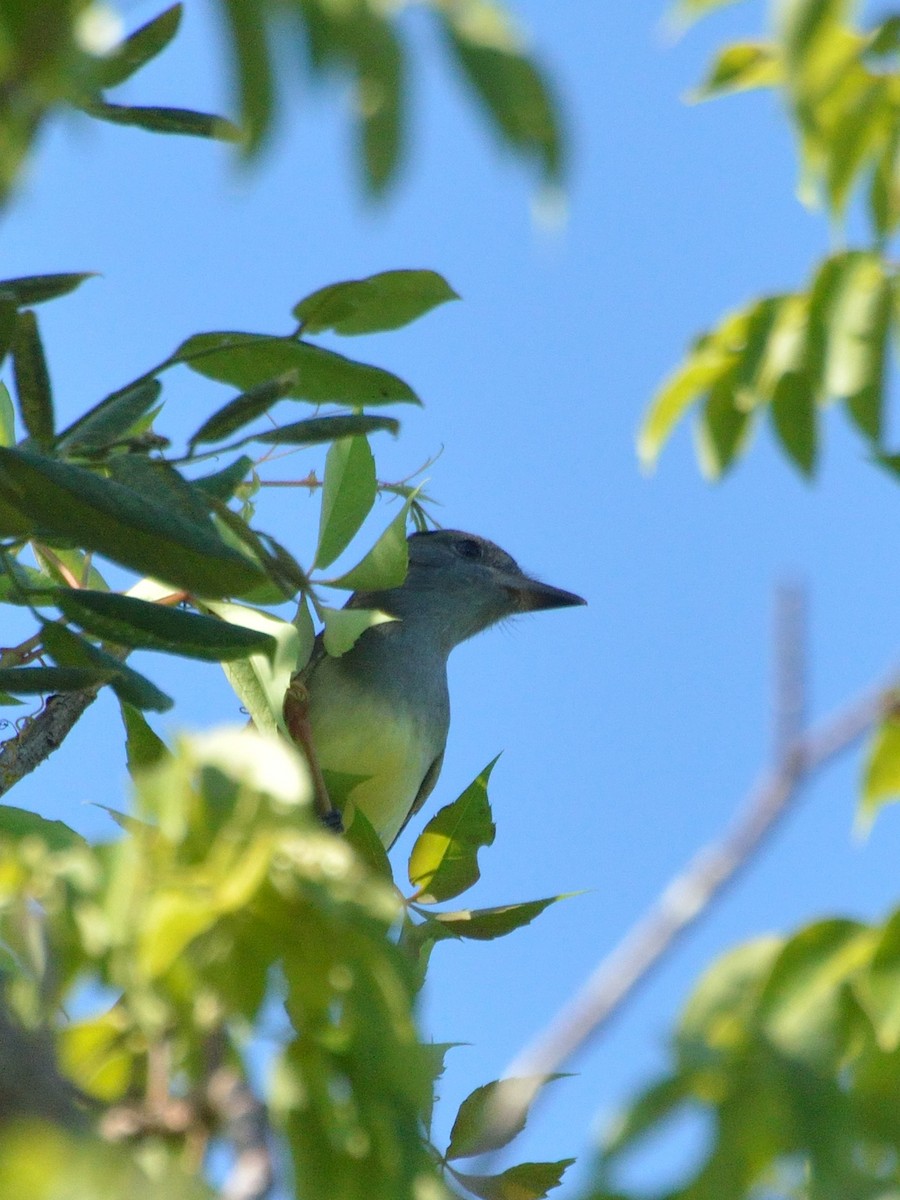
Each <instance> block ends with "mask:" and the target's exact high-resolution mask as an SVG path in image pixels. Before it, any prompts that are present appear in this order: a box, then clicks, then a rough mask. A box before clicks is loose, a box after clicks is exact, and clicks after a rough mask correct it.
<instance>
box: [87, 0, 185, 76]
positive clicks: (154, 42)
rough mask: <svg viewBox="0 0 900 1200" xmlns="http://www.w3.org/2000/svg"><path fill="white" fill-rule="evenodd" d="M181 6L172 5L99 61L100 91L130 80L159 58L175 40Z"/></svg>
mask: <svg viewBox="0 0 900 1200" xmlns="http://www.w3.org/2000/svg"><path fill="white" fill-rule="evenodd" d="M182 7H183V6H182V5H181V4H173V5H172V7H171V8H167V9H166V10H165V12H161V13H160V14H159V16H158V17H153V19H152V20H150V21H148V22H147V23H146V24H145V25H142V26H141V27H140V29H136V30H135V31H134V33H131V34H129V35H128V37H127V38H125V40H124V41H123V42H122V44H121V45H120V46H117V47H116V48H115V50H114V51H113V52H112V53H111V54H108V55H106V57H105V58H102V59H100V61H99V64H98V69H99V77H98V83H99V85H100V87H101V88H111V87H117V86H118V85H119V84H120V83H124V82H125V80H126V79H130V78H131V76H132V75H133V74H134V73H135V71H139V70H140V69H141V67H142V66H144V64H145V63H148V62H150V60H151V59H153V58H156V56H157V54H160V53H161V52H162V51H163V50H165V48H166V46H168V44H169V42H171V40H172V38H174V36H175V34H176V33H177V32H178V26H179V25H180V24H181V13H182Z"/></svg>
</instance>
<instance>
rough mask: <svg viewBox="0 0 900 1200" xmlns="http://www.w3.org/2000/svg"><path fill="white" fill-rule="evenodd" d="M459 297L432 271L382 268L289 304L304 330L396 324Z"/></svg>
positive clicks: (351, 330) (349, 330)
mask: <svg viewBox="0 0 900 1200" xmlns="http://www.w3.org/2000/svg"><path fill="white" fill-rule="evenodd" d="M458 299H459V296H458V295H457V294H456V292H454V290H453V288H451V287H450V285H449V283H447V281H446V280H445V279H444V277H443V276H442V275H438V273H437V272H436V271H382V272H381V273H380V274H378V275H369V276H368V277H367V278H365V279H351V280H348V281H347V282H346V283H332V284H329V286H328V287H323V288H319V290H318V291H316V292H313V293H312V295H310V296H307V297H306V299H305V300H301V301H300V303H299V304H297V305H295V307H294V310H293V312H294V316H295V317H296V318H297V320H298V321H299V322H300V323H301V324H302V325H303V330H304V333H322V332H323V331H324V330H326V329H333V330H334V331H335V333H342V334H357V333H376V332H378V331H379V330H383V329H399V328H400V327H401V326H402V325H408V324H409V323H410V322H411V321H415V320H417V318H419V317H422V316H424V315H425V313H427V312H430V311H431V309H433V308H436V307H437V306H438V305H439V304H445V303H446V302H447V301H448V300H458Z"/></svg>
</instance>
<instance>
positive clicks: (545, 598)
mask: <svg viewBox="0 0 900 1200" xmlns="http://www.w3.org/2000/svg"><path fill="white" fill-rule="evenodd" d="M504 586H505V587H506V589H507V590H508V591H509V593H510V595H511V596H512V598H513V600H514V601H515V604H516V608H517V609H518V610H519V612H540V611H541V609H544V608H573V607H574V606H575V605H576V604H587V600H585V599H583V597H581V596H576V595H575V593H574V592H564V591H563V589H562V588H557V587H551V586H550V584H549V583H541V582H540V581H539V580H537V579H529V578H528V576H527V575H523V576H522V578H521V579H518V578H514V577H511V576H507V577H506V579H505V580H504Z"/></svg>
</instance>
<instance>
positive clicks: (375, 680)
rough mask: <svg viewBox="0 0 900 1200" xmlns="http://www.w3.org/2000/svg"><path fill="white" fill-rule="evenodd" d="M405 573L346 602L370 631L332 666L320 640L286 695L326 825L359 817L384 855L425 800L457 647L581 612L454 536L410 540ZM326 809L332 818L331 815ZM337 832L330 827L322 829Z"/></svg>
mask: <svg viewBox="0 0 900 1200" xmlns="http://www.w3.org/2000/svg"><path fill="white" fill-rule="evenodd" d="M407 548H408V561H409V566H408V570H407V574H406V578H405V579H404V581H403V583H402V584H400V586H399V587H392V588H388V589H385V590H383V591H368V592H354V593H353V595H352V596H351V597H350V599H349V600H348V601H347V604H346V606H345V607H347V608H367V609H378V610H380V611H381V612H383V613H385V614H386V615H387V616H388V617H390V618H393V619H392V620H389V621H386V622H384V623H382V624H378V625H374V626H372V627H370V628H368V629H366V631H365V632H364V633H363V634H362V635H361V636H360V637H359V638H358V640H357V641H356V642H355V643H354V645H353V646H352V648H351V649H350V650H348V651H347V652H346V653H345V654H343V655H341V656H340V657H335V656H332V655H329V654H327V653H326V651H325V648H324V645H323V642H322V635H321V634H320V635H319V637H318V638H317V639H316V643H315V646H314V648H313V652H312V654H311V656H310V659H309V662H308V663H307V664H306V666H305V667H303V668H302V669H301V670H300V671H299V672H298V673H297V674H296V675H295V676H294V678H293V680H292V685H291V688H289V690H288V695H289V696H293V699H294V701H297V698H298V697H300V698H301V705H302V720H300V721H298V720H297V715H298V712H300V711H301V710H299V709H297V708H295V710H294V713H293V717H294V720H293V722H292V721H291V719H290V716H289V703H288V701H287V700H286V703H285V716H286V719H287V721H288V727H289V728H290V729H291V734H292V736H293V738H294V740H295V741H296V742H299V743H300V745H301V748H302V749H303V751H304V753H305V755H306V757H307V759H308V760H309V765H310V767H311V770H312V774H313V778H314V780H315V781H316V784H317V800H318V798H319V795H320V794H321V789H322V787H323V786H324V788H325V789H327V795H325V797H324V805H325V811H324V812H323V811H321V807H322V806H321V803H320V804H319V805H318V806H319V807H320V815H321V816H323V818H325V819H326V824H329V823H330V824H332V825H333V827H336V828H341V825H340V818H339V817H338V815H337V814H338V813H339V812H340V811H342V810H343V809H344V808H345V806H346V805H347V804H348V803H349V802H352V804H353V805H354V806H355V807H356V808H358V809H359V810H361V811H362V813H363V814H364V815H365V817H366V818H367V819H368V821H369V823H370V824H371V826H372V827H373V828H374V830H375V832H376V833H377V835H378V837H379V838H380V840H381V842H382V843H383V845H384V846H385V848H387V849H390V847H391V846H392V845H393V843H394V842H395V841H396V839H397V837H398V836H399V834H400V833H401V832H402V830H403V829H404V828H405V826H406V823H407V822H408V821H409V819H410V818H411V817H413V816H414V815H415V814H416V813H417V812H418V811H419V809H420V808H421V807H422V805H423V804H424V803H425V801H426V800H427V799H428V797H429V795H430V794H431V792H432V790H433V789H434V786H435V784H436V783H437V780H438V776H439V774H440V771H441V766H442V764H443V760H444V750H445V747H446V744H447V735H448V732H449V729H450V697H449V691H448V686H447V660H448V658H449V656H450V653H451V651H452V650H453V649H454V648H455V647H456V646H458V645H459V644H460V643H461V642H464V641H466V640H467V639H469V638H471V637H473V636H474V635H475V634H477V633H480V632H482V631H483V630H485V629H488V628H489V627H490V626H492V625H495V624H497V623H498V622H499V621H503V620H504V619H505V618H507V617H514V616H516V615H518V614H520V613H528V612H537V611H540V610H543V609H552V608H568V607H571V606H574V605H580V604H585V603H587V602H586V601H585V600H584V599H582V597H581V596H576V595H575V594H574V593H573V592H567V591H563V590H562V589H561V588H556V587H551V586H550V585H549V584H546V583H542V582H540V581H539V580H538V579H534V578H532V577H531V576H530V575H526V574H525V572H524V571H522V569H521V568H520V567H519V565H518V563H517V562H516V561H515V559H514V558H512V557H511V556H510V555H509V554H507V553H506V551H505V550H501V549H500V547H499V546H497V545H495V544H494V543H493V542H490V541H488V540H487V539H486V538H483V537H478V536H476V535H475V534H471V533H463V532H462V531H461V530H458V529H435V530H423V531H419V532H416V533H413V534H411V535H410V536H409V538H408V539H407ZM329 801H330V802H331V804H332V805H333V806H334V808H333V809H331V810H329V807H328V805H329ZM329 816H333V817H334V820H333V821H329V820H328V817H329Z"/></svg>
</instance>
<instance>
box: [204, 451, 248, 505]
mask: <svg viewBox="0 0 900 1200" xmlns="http://www.w3.org/2000/svg"><path fill="white" fill-rule="evenodd" d="M252 470H253V459H252V458H250V457H249V456H248V455H246V454H242V455H241V457H240V458H237V459H235V461H234V462H233V463H230V464H229V465H228V466H227V467H223V468H222V470H221V471H215V472H214V473H213V474H212V475H202V476H201V477H200V478H199V479H192V480H191V486H192V487H195V488H199V489H200V491H201V492H206V494H207V495H209V496H215V497H216V498H217V499H219V500H230V499H231V497H232V496H233V495H234V493H235V491H236V490H237V488H238V487H239V485H240V484H242V483H243V482H244V480H245V479H246V478H247V476H248V475H249V474H250V472H251V471H252Z"/></svg>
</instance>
